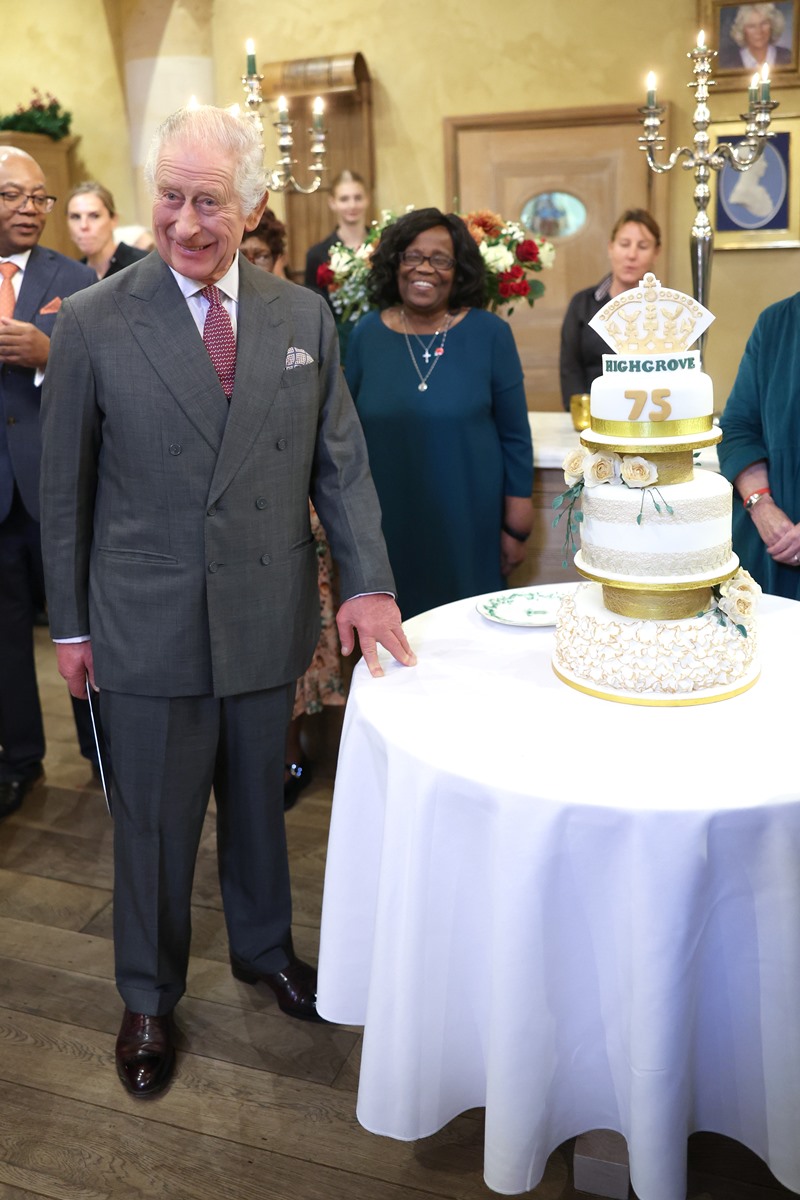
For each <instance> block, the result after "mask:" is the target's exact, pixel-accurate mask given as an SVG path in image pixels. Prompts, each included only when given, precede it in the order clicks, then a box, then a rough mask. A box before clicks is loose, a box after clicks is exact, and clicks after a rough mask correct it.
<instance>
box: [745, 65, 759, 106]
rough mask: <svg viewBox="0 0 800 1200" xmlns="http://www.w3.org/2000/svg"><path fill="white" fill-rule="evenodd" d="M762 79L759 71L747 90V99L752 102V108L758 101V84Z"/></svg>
mask: <svg viewBox="0 0 800 1200" xmlns="http://www.w3.org/2000/svg"><path fill="white" fill-rule="evenodd" d="M760 79H761V76H760V75H759V73H758V71H756V73H755V75H754V76H753V78H752V79H751V80H750V87H749V88H748V89H747V99H748V100H749V101H750V107H751V108H752V107H753V105H754V104H756V103H757V101H758V84H759V81H760Z"/></svg>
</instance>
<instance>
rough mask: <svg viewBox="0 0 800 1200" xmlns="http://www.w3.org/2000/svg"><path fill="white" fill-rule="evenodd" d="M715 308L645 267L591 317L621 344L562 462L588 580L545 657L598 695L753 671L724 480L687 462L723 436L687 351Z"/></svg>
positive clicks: (628, 694) (687, 698) (704, 379)
mask: <svg viewBox="0 0 800 1200" xmlns="http://www.w3.org/2000/svg"><path fill="white" fill-rule="evenodd" d="M712 320H713V317H712V315H711V314H710V313H709V312H708V311H707V310H706V309H705V308H703V307H702V305H700V304H698V303H697V301H695V300H693V299H692V298H691V297H690V296H686V295H684V294H683V293H681V292H676V291H674V290H672V289H669V288H663V287H662V286H661V284H660V283H659V281H658V280H657V279H656V278H655V276H654V275H652V274H648V275H646V276H645V277H644V279H643V280H642V282H641V283H640V285H639V287H638V288H633V289H632V290H630V291H628V292H624V293H622V294H621V295H620V296H617V297H615V298H614V299H613V300H611V301H609V303H608V304H607V305H605V307H604V308H603V309H601V311H600V312H599V313H598V314H597V315H596V316H595V317H594V319H593V321H592V322H591V324H592V326H593V328H594V329H595V330H596V331H597V332H598V333H599V334H600V336H601V337H603V338H604V340H605V341H606V343H607V344H608V345H609V346H610V347H611V348H612V349H613V350H614V351H615V353H613V354H607V355H604V357H603V375H602V377H601V378H600V379H597V380H595V382H594V383H593V385H592V389H591V405H590V412H591V423H590V427H589V428H588V429H587V430H586V431H585V432H584V433H583V434H582V435H581V445H580V447H576V450H575V451H574V452H573V453H572V454H570V455H568V457H567V459H566V460H565V463H564V470H565V478H566V481H567V484H568V485H569V486H570V491H568V492H567V493H566V494H565V502H566V501H567V500H568V501H569V507H570V511H569V513H568V514H567V522H568V523H569V524H570V525H571V527H572V528H573V529H575V528H577V529H578V530H579V531H580V549H579V550H578V552H577V554H576V555H575V565H576V567H577V568H578V570H579V571H580V573H581V574H582V575H584V576H585V577H586V578H587V579H588V580H590V581H591V582H590V583H587V584H581V585H580V586H579V587H578V588H577V590H576V591H575V593H574V594H570V595H568V596H566V597H565V599H564V601H563V602H562V605H561V609H560V612H559V615H558V622H557V625H556V645H555V653H554V657H553V666H554V669H555V671H556V674H557V675H559V677H560V678H561V679H563V680H564V682H565V683H568V684H570V685H571V686H573V687H576V688H579V689H580V690H582V691H586V692H589V693H591V694H592V695H597V696H601V697H603V698H606V699H611V700H621V701H628V702H629V703H636V704H658V705H673V704H700V703H706V702H708V701H711V700H721V699H726V698H728V697H730V696H734V695H737V694H738V693H739V692H741V691H744V690H745V689H746V688H748V687H750V686H752V684H753V683H755V681H756V679H757V678H758V664H757V660H756V657H755V650H756V636H755V633H756V629H755V608H756V606H757V601H758V596H759V594H760V588H759V587H758V585H757V584H756V583H755V582H754V581H753V580H752V579H751V577H750V576H749V575H748V574H747V572H746V571H742V570H741V569H740V568H739V560H738V558H737V557H736V555H735V554H734V553H733V551H732V549H731V504H732V489H731V486H730V484H729V483H728V482H727V480H725V479H724V478H723V477H722V476H721V475H719V474H718V473H717V472H715V471H710V470H703V469H701V468H698V467H696V466H695V455H696V454H697V453H698V452H699V451H701V450H702V449H703V448H705V447H708V446H712V445H714V444H715V443H716V442H718V441H719V440H720V438H721V432H720V430H719V429H718V428H717V427H716V426H715V425H714V423H713V404H714V401H713V389H712V384H711V380H710V378H709V377H708V376H707V375H705V374H704V373H703V371H702V368H701V363H700V355H699V353H698V352H697V351H692V350H690V349H689V347H691V346H692V345H693V343H694V342H695V341H696V340H697V339H698V338H699V337H700V336H701V334H702V333H703V332H704V331H705V329H706V328H707V327H708V325H709V324H710V323H711V321H712ZM577 503H580V505H581V509H580V511H579V510H578V508H577Z"/></svg>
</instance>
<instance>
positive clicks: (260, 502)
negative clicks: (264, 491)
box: [256, 496, 267, 508]
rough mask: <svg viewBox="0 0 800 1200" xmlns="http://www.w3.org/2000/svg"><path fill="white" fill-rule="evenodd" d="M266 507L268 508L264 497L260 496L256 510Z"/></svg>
mask: <svg viewBox="0 0 800 1200" xmlns="http://www.w3.org/2000/svg"><path fill="white" fill-rule="evenodd" d="M266 507H267V502H266V500H265V499H264V497H263V496H259V497H258V499H257V500H256V508H266Z"/></svg>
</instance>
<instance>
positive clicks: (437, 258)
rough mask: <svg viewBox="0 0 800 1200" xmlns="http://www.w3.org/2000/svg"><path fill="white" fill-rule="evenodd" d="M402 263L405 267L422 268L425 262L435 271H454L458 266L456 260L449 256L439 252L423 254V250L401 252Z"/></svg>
mask: <svg viewBox="0 0 800 1200" xmlns="http://www.w3.org/2000/svg"><path fill="white" fill-rule="evenodd" d="M400 262H401V263H402V264H403V266H404V267H421V266H422V264H423V263H424V262H429V263H430V264H431V266H432V267H433V269H434V271H452V269H453V267H454V266H455V265H456V260H455V259H454V258H451V257H450V255H449V254H440V253H439V251H434V253H433V254H423V253H422V251H421V250H401V251H400Z"/></svg>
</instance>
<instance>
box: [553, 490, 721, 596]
mask: <svg viewBox="0 0 800 1200" xmlns="http://www.w3.org/2000/svg"><path fill="white" fill-rule="evenodd" d="M731 497H732V491H731V485H730V484H729V483H728V481H727V480H726V479H724V478H723V477H722V476H721V475H718V474H717V473H716V472H714V471H704V470H702V469H695V472H694V478H693V479H691V480H688V481H687V482H685V483H675V484H669V485H665V486H664V487H661V488H659V487H658V486H656V487H655V488H652V487H649V488H635V487H621V486H608V485H605V484H601V485H599V486H596V487H585V488H584V489H583V495H582V497H581V500H582V508H583V520H582V522H581V549H580V551H579V552H578V554H577V555H576V557H575V566H576V567H577V568H578V570H579V571H580V572H581V574H583V575H585V576H586V577H587V578H589V579H593V580H596V581H598V582H600V583H619V584H623V585H625V584H627V585H628V586H633V587H637V586H640V587H647V588H650V587H668V588H676V587H682V586H685V585H691V584H695V583H707V584H713V583H717V582H720V581H721V580H723V579H726V578H727V577H728V576H729V575H731V574H732V573H733V572H734V571H735V570H736V567H737V566H738V559H737V557H736V555H735V554H733V552H732V549H731ZM637 518H640V519H637Z"/></svg>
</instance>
